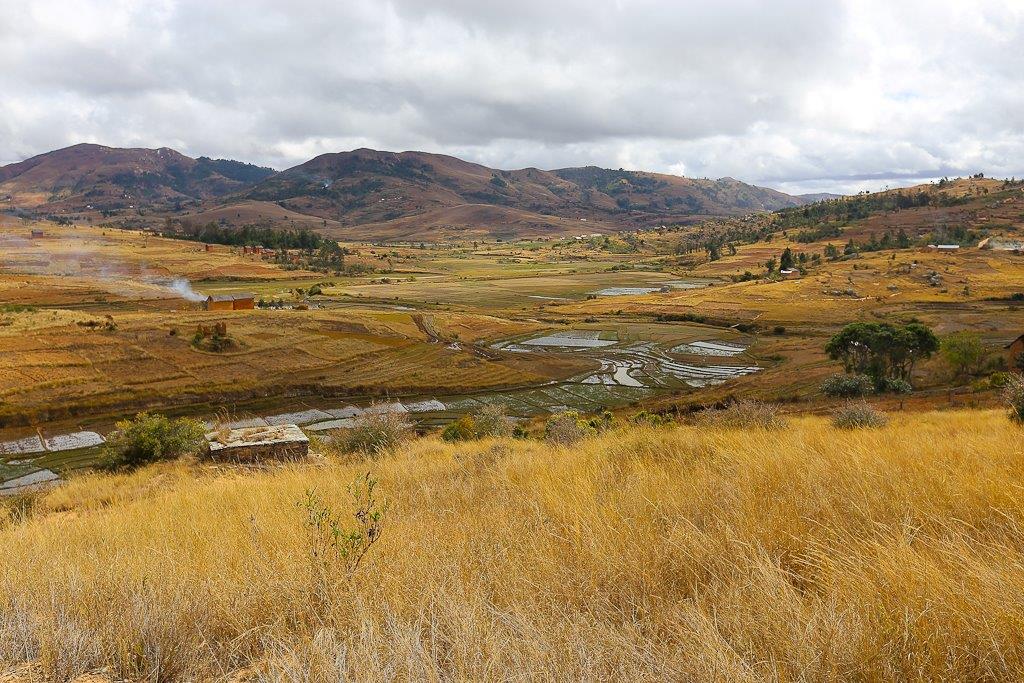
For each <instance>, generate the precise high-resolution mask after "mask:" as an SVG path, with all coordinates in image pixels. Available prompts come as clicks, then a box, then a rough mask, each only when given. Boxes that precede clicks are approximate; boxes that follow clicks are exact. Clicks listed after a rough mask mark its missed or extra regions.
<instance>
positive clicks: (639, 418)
mask: <svg viewBox="0 0 1024 683" xmlns="http://www.w3.org/2000/svg"><path fill="white" fill-rule="evenodd" d="M629 421H630V422H632V423H633V424H635V425H647V426H649V427H658V426H660V425H663V424H665V423H666V422H667V421H668V420H667V419H666V418H665V417H663V416H661V415H658V414H657V413H649V412H647V411H646V410H641V411H640V412H639V413H636V414H635V415H633V416H632V417H630V418H629Z"/></svg>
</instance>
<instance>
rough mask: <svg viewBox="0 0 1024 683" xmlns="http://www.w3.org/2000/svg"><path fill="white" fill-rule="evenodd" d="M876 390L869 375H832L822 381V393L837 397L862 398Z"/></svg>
mask: <svg viewBox="0 0 1024 683" xmlns="http://www.w3.org/2000/svg"><path fill="white" fill-rule="evenodd" d="M874 390H875V384H874V382H872V381H871V378H870V377H868V376H867V375H858V374H854V375H840V374H836V375H832V376H831V377H828V378H826V379H825V381H824V382H822V383H821V393H823V394H825V395H826V396H832V397H835V398H860V397H861V396H867V395H868V394H870V393H872V392H873V391H874Z"/></svg>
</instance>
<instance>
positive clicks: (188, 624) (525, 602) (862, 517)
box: [0, 411, 1024, 682]
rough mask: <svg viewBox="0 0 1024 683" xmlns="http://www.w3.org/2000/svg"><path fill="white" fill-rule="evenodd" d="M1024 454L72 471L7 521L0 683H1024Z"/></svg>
mask: <svg viewBox="0 0 1024 683" xmlns="http://www.w3.org/2000/svg"><path fill="white" fill-rule="evenodd" d="M1020 434H1021V432H1020V427H1016V426H1014V425H1013V424H1012V423H1010V421H1009V420H1007V418H1006V416H1005V414H1004V413H1003V412H1002V411H948V412H942V413H923V414H899V415H896V416H894V417H893V418H892V420H891V422H890V424H889V425H888V426H886V427H883V428H880V429H863V430H839V429H836V428H834V427H832V426H831V425H830V424H829V423H828V421H827V420H825V419H823V418H820V417H798V418H792V419H790V422H789V425H788V427H785V428H783V429H781V430H776V431H765V430H763V429H760V428H735V427H731V428H727V427H719V426H715V425H714V424H712V425H708V426H672V427H668V428H657V429H655V428H649V427H648V428H641V427H630V428H626V429H618V430H613V431H610V432H606V433H604V434H603V435H600V436H597V437H593V438H590V439H588V440H586V441H583V442H581V443H578V444H576V445H573V446H552V445H548V444H545V443H543V442H538V441H535V440H518V439H498V440H494V439H491V440H486V441H476V442H470V443H466V444H462V445H458V444H446V443H443V442H441V441H440V440H437V439H434V438H428V439H424V440H420V441H415V442H412V443H408V444H405V445H403V446H401V447H400V448H399V449H398V450H397V451H396V452H393V453H385V454H382V455H381V456H380V457H379V458H377V459H373V460H369V459H366V460H364V459H356V460H354V461H353V460H352V459H348V460H342V459H339V458H336V457H335V456H334V455H333V454H332V453H330V452H326V453H322V454H321V455H322V459H314V460H313V461H312V462H309V463H305V464H304V463H298V464H291V465H287V466H274V467H270V468H267V469H265V470H259V469H253V468H248V469H241V468H234V467H231V466H227V465H221V466H218V467H210V466H206V465H203V464H187V463H170V464H164V465H158V466H152V467H150V468H148V469H144V470H140V471H138V472H136V473H133V474H122V475H90V476H83V477H81V478H79V479H77V480H72V481H71V482H69V483H68V484H67V485H66V486H64V487H62V488H58V489H55V490H53V491H52V492H50V493H47V494H43V495H41V496H39V497H38V498H36V499H35V500H33V501H31V502H25V501H20V502H18V504H16V505H15V504H13V503H12V504H11V505H10V507H9V509H8V511H7V514H6V519H5V518H4V515H3V510H0V547H3V548H4V552H3V553H0V577H2V579H3V580H0V604H3V605H4V609H3V610H2V611H0V677H2V672H3V671H4V670H5V669H7V670H9V671H12V674H11V676H12V677H11V678H10V679H8V680H19V681H20V680H25V681H29V680H32V681H35V680H79V679H77V677H78V676H80V675H82V674H85V673H87V672H100V673H101V676H97V677H96V678H91V677H90V678H89V680H99V681H108V680H110V681H112V680H157V679H159V680H167V681H177V680H234V681H261V680H288V681H292V680H302V681H313V682H321V681H323V682H326V681H337V680H383V679H389V680H390V679H393V678H399V679H402V680H507V679H514V678H521V677H522V673H523V672H524V671H528V672H529V676H528V677H529V678H531V679H537V680H595V679H601V680H699V681H711V680H722V681H725V680H729V681H767V680H821V681H828V680H878V681H905V680H1019V679H1020V678H1021V676H1022V675H1024V647H1022V644H1021V638H1020V614H1021V611H1022V609H1024V605H1022V599H1021V597H1020V596H1021V595H1024V558H1022V556H1021V547H1020V532H1019V529H1020V528H1021V526H1022V525H1024V506H1022V504H1021V501H1020V499H1019V496H1018V495H1015V491H1017V490H1018V482H1019V481H1020V480H1021V478H1022V477H1024V461H1022V460H1021V458H1020V457H1019V443H1020ZM367 472H369V473H370V476H371V477H372V479H373V480H375V481H376V482H377V485H376V488H374V489H373V490H372V492H371V493H372V495H371V496H370V498H371V499H373V500H374V502H370V503H368V502H367V498H366V497H365V495H366V488H365V486H364V487H363V488H362V489H359V488H355V489H353V488H352V486H353V482H359V481H363V482H364V483H365V481H366V480H365V479H362V478H363V477H365V476H366V475H367ZM381 510H383V523H382V525H381V526H380V527H379V528H380V529H381V533H380V534H379V536H376V535H375V536H374V537H375V538H379V541H378V542H376V543H375V544H374V545H372V546H371V547H370V548H369V550H368V552H367V553H366V554H365V556H364V557H363V558H362V561H361V562H359V563H358V564H356V563H354V561H353V560H351V557H352V556H353V553H351V552H345V553H343V552H341V549H344V548H348V547H349V546H347V545H344V544H343V543H349V542H350V541H349V539H350V538H352V537H351V536H349V535H348V532H349V531H350V530H359V529H360V527H359V526H358V522H359V520H367V519H370V518H371V515H373V514H374V513H375V512H378V511H381ZM334 525H337V526H334ZM339 537H340V538H342V539H344V541H343V543H341V542H339V541H338V539H339ZM332 538H333V539H335V540H334V541H333V542H332V541H331V539H332ZM355 538H356V539H357V540H358V538H359V536H356V537H355ZM354 547H355V548H356V551H357V552H358V551H359V548H360V547H361V546H359V545H358V544H356V545H355V546H354ZM80 680H85V678H84V677H83V678H82V679H80Z"/></svg>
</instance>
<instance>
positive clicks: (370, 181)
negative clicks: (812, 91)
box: [244, 149, 802, 238]
mask: <svg viewBox="0 0 1024 683" xmlns="http://www.w3.org/2000/svg"><path fill="white" fill-rule="evenodd" d="M244 196H245V197H246V198H249V199H254V200H260V201H269V202H277V203H279V204H280V205H281V206H282V207H284V208H286V209H288V210H291V211H295V212H299V213H305V214H310V215H314V216H320V217H322V218H326V219H331V220H336V221H338V223H339V224H341V225H342V226H350V227H351V226H363V227H362V228H361V229H359V230H356V231H353V233H354V234H358V235H361V236H370V237H381V238H384V237H388V236H390V235H392V234H398V235H416V236H418V237H421V238H428V237H429V236H430V235H431V234H432V232H431V228H433V227H437V228H441V227H443V226H446V225H447V226H452V227H453V229H454V230H455V231H465V230H470V231H472V230H474V229H476V230H478V231H480V232H483V233H486V234H492V235H494V234H502V233H504V234H520V228H522V229H524V230H525V231H526V233H527V234H542V233H547V232H559V233H562V234H564V232H565V231H566V228H567V227H569V228H571V227H572V226H571V224H570V225H569V226H566V225H565V224H564V222H563V221H562V220H560V219H570V220H586V221H587V222H588V223H593V225H592V226H583V227H582V228H578V230H579V231H580V232H589V231H591V230H593V231H594V232H607V231H611V230H614V229H620V228H622V227H627V226H644V225H650V224H652V223H686V222H692V221H694V220H698V219H699V218H700V217H707V216H720V215H741V214H745V213H749V212H751V211H762V210H774V209H779V208H783V207H791V206H798V205H799V204H801V203H802V202H801V200H799V199H797V198H795V197H791V196H789V195H786V194H783V193H781V192H777V191H775V190H770V189H766V188H761V187H756V186H753V185H747V184H745V183H741V182H739V181H737V180H734V179H732V178H723V179H720V180H706V179H705V180H696V179H690V178H682V177H678V176H671V175H661V174H656V173H645V172H636V171H623V170H618V171H613V170H608V169H602V168H597V167H593V166H588V167H585V168H567V169H560V170H556V171H543V170H540V169H536V168H526V169H519V170H514V171H502V170H497V169H493V168H488V167H486V166H482V165H480V164H474V163H470V162H467V161H463V160H461V159H456V158H454V157H450V156H444V155H440V154H427V153H424V152H401V153H394V152H381V151H377V150H371V149H357V150H354V151H352V152H340V153H334V154H324V155H321V156H318V157H316V158H315V159H312V160H310V161H308V162H306V163H304V164H301V165H299V166H296V167H294V168H290V169H288V170H286V171H282V172H281V173H278V174H276V175H274V176H272V177H270V178H267V179H266V180H264V181H263V182H261V183H259V184H258V185H256V186H255V187H254V188H252V189H250V190H248V191H247V192H246V193H245V194H244ZM465 206H490V207H497V208H499V209H505V211H492V212H491V213H490V214H489V215H488V216H486V217H484V218H485V220H484V221H483V222H476V219H474V220H472V221H469V222H467V221H466V218H467V212H466V211H465V210H464V209H463V208H462V207H465ZM526 214H531V215H526ZM414 217H416V218H414ZM419 218H422V219H425V222H424V221H421V222H420V223H419V225H415V226H414V225H413V224H414V223H416V221H418V220H419ZM410 228H415V229H410ZM481 228H482V230H481Z"/></svg>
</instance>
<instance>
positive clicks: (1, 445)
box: [0, 324, 760, 495]
mask: <svg viewBox="0 0 1024 683" xmlns="http://www.w3.org/2000/svg"><path fill="white" fill-rule="evenodd" d="M622 329H623V330H624V332H621V333H620V331H617V330H615V329H568V330H558V331H551V332H546V333H539V334H534V335H532V336H529V337H526V338H517V339H514V340H508V341H503V342H498V343H495V344H493V345H492V348H494V349H498V350H501V351H505V352H511V353H518V354H551V353H562V354H572V355H573V356H579V357H584V358H587V359H590V360H592V361H593V364H594V369H593V370H589V371H587V372H585V373H581V374H579V375H577V376H574V377H570V378H568V379H566V380H562V381H551V382H547V383H543V384H539V385H536V386H532V387H522V388H518V389H510V390H505V391H484V392H477V393H471V394H462V395H454V396H452V395H449V396H444V395H442V396H419V397H411V398H402V399H401V400H400V401H392V402H391V403H387V404H382V405H373V404H369V402H368V401H365V402H359V401H356V402H355V403H359V405H356V404H355V403H343V402H339V403H337V404H334V405H331V404H325V405H317V406H312V405H310V404H309V403H304V402H301V401H298V400H297V401H296V402H295V403H294V404H292V405H291V406H290V409H289V406H281V407H279V408H278V410H277V411H271V410H264V411H259V412H260V414H256V415H250V416H248V417H245V418H243V419H238V420H235V421H233V422H231V423H229V424H227V425H226V426H228V427H230V428H243V427H259V426H268V425H280V424H297V425H300V426H302V428H303V429H304V430H306V431H307V432H309V433H311V434H316V433H320V434H323V433H327V432H329V431H330V430H333V429H343V428H346V427H351V426H353V424H354V421H355V420H356V419H357V418H358V417H359V416H360V415H363V414H365V413H367V412H374V411H376V412H383V411H394V412H400V413H407V414H408V415H409V417H410V419H411V420H412V421H414V422H418V423H420V424H422V425H425V426H440V425H443V424H445V423H447V422H450V421H451V420H453V419H456V418H457V417H459V416H460V415H464V414H472V413H475V412H478V411H479V410H480V409H481V408H482V407H483V406H485V405H486V404H489V403H498V404H501V405H503V406H505V408H506V410H507V412H508V413H509V414H510V415H512V416H515V417H523V418H528V417H532V416H537V415H545V414H550V413H554V412H560V411H563V410H567V409H572V410H578V411H580V412H583V413H594V412H600V411H601V410H604V409H606V408H617V407H624V406H627V405H630V404H633V403H636V402H637V401H640V400H643V399H646V398H650V397H652V396H655V395H657V394H658V393H663V392H666V391H674V390H680V389H699V388H702V387H707V386H713V385H717V384H722V383H724V382H727V381H729V380H731V379H735V378H738V377H743V376H745V375H749V374H751V373H755V372H757V371H758V370H760V368H759V367H758V366H757V365H756V364H754V363H751V362H749V361H744V359H743V358H742V357H743V355H744V354H745V353H746V351H747V348H748V342H745V341H742V340H740V339H738V338H736V337H732V336H730V338H729V339H719V338H716V337H715V336H714V335H715V332H714V331H713V330H709V329H706V328H693V327H680V326H675V325H667V324H666V325H648V326H637V327H636V328H632V327H629V328H622ZM687 337H689V338H688V339H687ZM208 426H209V427H211V428H212V426H213V422H209V423H208ZM103 441H104V437H103V436H102V435H101V434H99V433H98V432H93V431H79V432H72V433H67V434H52V435H49V436H47V438H45V439H42V438H40V437H39V436H28V437H24V438H20V439H13V440H9V441H0V495H9V494H12V493H19V492H23V491H25V490H30V489H32V488H34V487H39V486H46V485H48V484H51V483H53V482H55V481H57V480H59V478H60V477H61V476H62V475H63V474H66V473H68V472H73V471H74V470H76V469H79V468H84V467H89V466H92V465H93V464H94V463H95V461H96V459H97V457H98V455H99V447H100V445H101V444H102V443H103Z"/></svg>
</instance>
